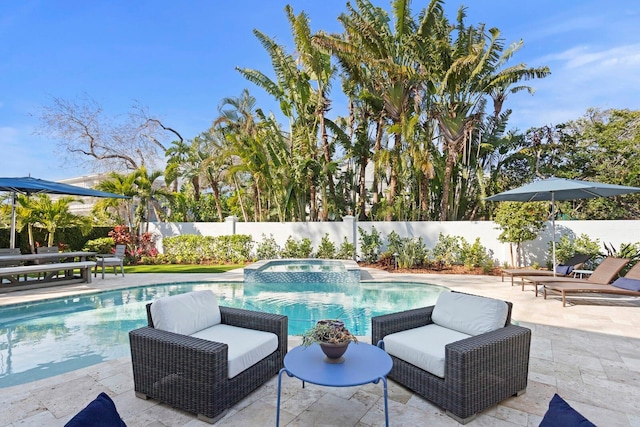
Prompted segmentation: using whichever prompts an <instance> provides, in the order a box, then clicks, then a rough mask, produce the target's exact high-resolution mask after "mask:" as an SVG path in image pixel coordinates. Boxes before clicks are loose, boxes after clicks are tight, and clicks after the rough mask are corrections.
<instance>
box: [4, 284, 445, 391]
mask: <svg viewBox="0 0 640 427" xmlns="http://www.w3.org/2000/svg"><path fill="white" fill-rule="evenodd" d="M202 289H211V290H212V291H213V292H214V293H215V294H216V296H217V298H218V301H219V303H220V305H224V306H229V307H236V308H244V309H249V310H258V311H266V312H270V313H277V314H284V315H286V316H288V317H289V335H301V334H302V333H303V332H304V331H306V330H307V329H309V328H310V327H311V326H312V325H314V324H315V322H316V321H317V320H320V319H340V320H343V321H344V322H345V326H346V327H347V328H348V329H349V330H350V331H351V332H352V333H354V334H355V335H359V336H366V335H371V331H370V328H371V320H370V319H371V317H372V316H377V315H380V314H386V313H392V312H396V311H402V310H407V309H410V308H416V307H424V306H428V305H433V304H434V303H435V301H436V299H437V297H438V295H439V294H440V292H441V291H442V290H444V289H445V288H442V287H439V286H433V285H426V284H418V283H360V285H351V286H338V285H328V284H326V283H320V284H309V283H304V284H298V285H292V284H291V283H282V284H277V283H269V284H264V285H260V284H253V285H244V284H243V283H202V282H198V283H195V282H189V283H171V284H163V285H152V286H144V287H134V288H126V289H119V290H112V291H105V292H99V293H93V294H85V295H78V296H70V297H64V298H56V299H51V300H47V301H40V302H30V303H23V304H16V305H11V306H4V307H0V388H2V387H9V386H13V385H18V384H24V383H27V382H30V381H35V380H38V379H42V378H48V377H51V376H54V375H58V374H62V373H66V372H70V371H73V370H76V369H80V368H83V367H87V366H91V365H94V364H97V363H101V362H104V361H107V360H112V359H118V358H121V357H125V356H128V355H129V354H130V353H129V335H128V333H129V331H131V330H133V329H136V328H139V327H142V326H145V325H146V324H147V320H146V309H145V305H146V304H147V303H149V302H151V301H153V300H155V299H157V298H160V297H163V296H168V295H174V294H180V293H184V292H189V291H192V290H202Z"/></svg>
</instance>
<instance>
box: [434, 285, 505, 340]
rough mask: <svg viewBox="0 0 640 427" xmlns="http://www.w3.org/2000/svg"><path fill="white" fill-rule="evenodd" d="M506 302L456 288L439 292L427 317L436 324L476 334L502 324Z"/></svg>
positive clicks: (497, 327) (468, 333)
mask: <svg viewBox="0 0 640 427" xmlns="http://www.w3.org/2000/svg"><path fill="white" fill-rule="evenodd" d="M508 314H509V306H508V305H507V303H506V302H504V301H500V300H497V299H492V298H485V297H480V296H476V295H468V294H463V293H459V292H442V293H441V294H440V296H439V297H438V301H437V302H436V306H435V307H434V309H433V314H432V315H431V319H432V320H433V323H435V324H436V325H440V326H442V327H445V328H449V329H453V330H455V331H458V332H462V333H463V334H467V335H480V334H484V333H486V332H490V331H495V330H496V329H499V328H502V327H504V326H505V323H506V321H507V316H508Z"/></svg>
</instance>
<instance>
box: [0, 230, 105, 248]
mask: <svg viewBox="0 0 640 427" xmlns="http://www.w3.org/2000/svg"><path fill="white" fill-rule="evenodd" d="M111 230H113V227H93V229H91V231H90V232H89V234H87V235H84V236H83V235H82V233H81V232H80V230H79V229H78V228H76V227H74V228H65V229H63V230H57V231H56V235H55V238H54V240H53V242H54V245H60V243H63V244H65V245H66V246H67V247H68V248H69V250H73V251H81V250H82V248H83V247H84V246H85V244H86V243H87V242H88V241H89V240H94V239H99V238H101V237H108V235H109V232H110V231H111ZM9 234H10V232H9V229H6V228H4V229H0V248H8V247H9ZM46 237H47V232H46V231H45V230H41V229H39V228H34V229H33V238H34V240H35V241H36V242H38V243H40V246H47V240H46ZM16 247H19V248H20V249H21V250H22V253H28V252H29V235H28V233H27V230H26V229H24V230H23V231H22V233H18V235H17V238H16Z"/></svg>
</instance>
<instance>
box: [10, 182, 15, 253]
mask: <svg viewBox="0 0 640 427" xmlns="http://www.w3.org/2000/svg"><path fill="white" fill-rule="evenodd" d="M9 247H10V248H11V249H14V248H15V247H16V192H15V191H14V192H13V193H12V196H11V236H9Z"/></svg>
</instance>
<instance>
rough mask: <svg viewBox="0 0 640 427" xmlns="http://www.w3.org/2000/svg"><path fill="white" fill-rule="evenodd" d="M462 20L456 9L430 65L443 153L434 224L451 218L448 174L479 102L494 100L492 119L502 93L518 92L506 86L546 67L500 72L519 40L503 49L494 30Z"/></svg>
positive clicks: (478, 115)
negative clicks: (437, 216) (440, 191)
mask: <svg viewBox="0 0 640 427" xmlns="http://www.w3.org/2000/svg"><path fill="white" fill-rule="evenodd" d="M465 16H466V14H465V8H464V7H461V8H460V9H459V11H458V16H457V24H456V25H455V27H454V26H450V27H449V28H450V30H449V31H450V34H449V36H448V42H447V43H440V44H438V46H439V47H440V50H439V52H438V53H437V58H438V61H433V62H431V63H430V65H431V75H432V76H433V78H434V81H433V87H434V90H435V101H434V104H433V108H432V111H431V115H432V117H433V118H434V119H435V121H436V123H437V127H438V131H439V135H440V137H441V139H442V141H441V142H442V151H443V152H444V153H445V168H444V174H443V180H442V200H441V205H440V220H447V219H449V220H453V219H457V218H456V217H455V215H454V214H453V212H452V210H451V206H452V201H453V195H454V192H453V191H452V183H453V182H454V172H455V169H456V166H457V165H458V162H459V161H460V160H459V159H460V155H461V154H462V152H463V151H464V150H465V149H470V146H469V144H470V142H471V141H472V138H471V135H472V132H473V131H474V129H476V128H477V126H478V124H479V123H480V122H481V119H482V116H483V114H484V111H483V107H484V100H485V98H486V97H487V96H491V95H493V96H494V100H495V102H494V116H496V117H497V116H499V114H500V110H501V108H502V101H504V94H505V93H508V92H514V91H519V90H522V89H523V88H524V87H515V88H512V89H509V87H510V86H511V85H513V84H515V83H517V82H519V81H521V80H529V79H533V78H543V77H545V76H547V75H548V74H549V68H548V67H537V68H532V67H527V66H526V65H525V64H518V65H516V66H512V67H506V68H504V65H505V64H506V63H507V62H508V61H509V60H510V59H511V57H512V56H513V55H514V54H515V53H516V52H517V51H518V50H519V49H520V48H521V47H522V45H523V44H522V41H520V42H518V43H514V44H512V45H510V46H509V47H508V48H506V49H505V48H504V43H503V41H502V39H501V38H500V31H499V30H498V29H496V28H491V29H489V30H488V31H485V27H484V25H480V26H478V27H474V26H466V25H465V23H464V18H465ZM435 28H436V29H438V28H443V27H442V26H438V27H435ZM453 32H455V33H456V38H455V40H454V39H453V38H452V35H451V33H453ZM425 36H427V37H432V36H436V37H439V38H441V35H440V34H435V35H434V34H429V33H425Z"/></svg>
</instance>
